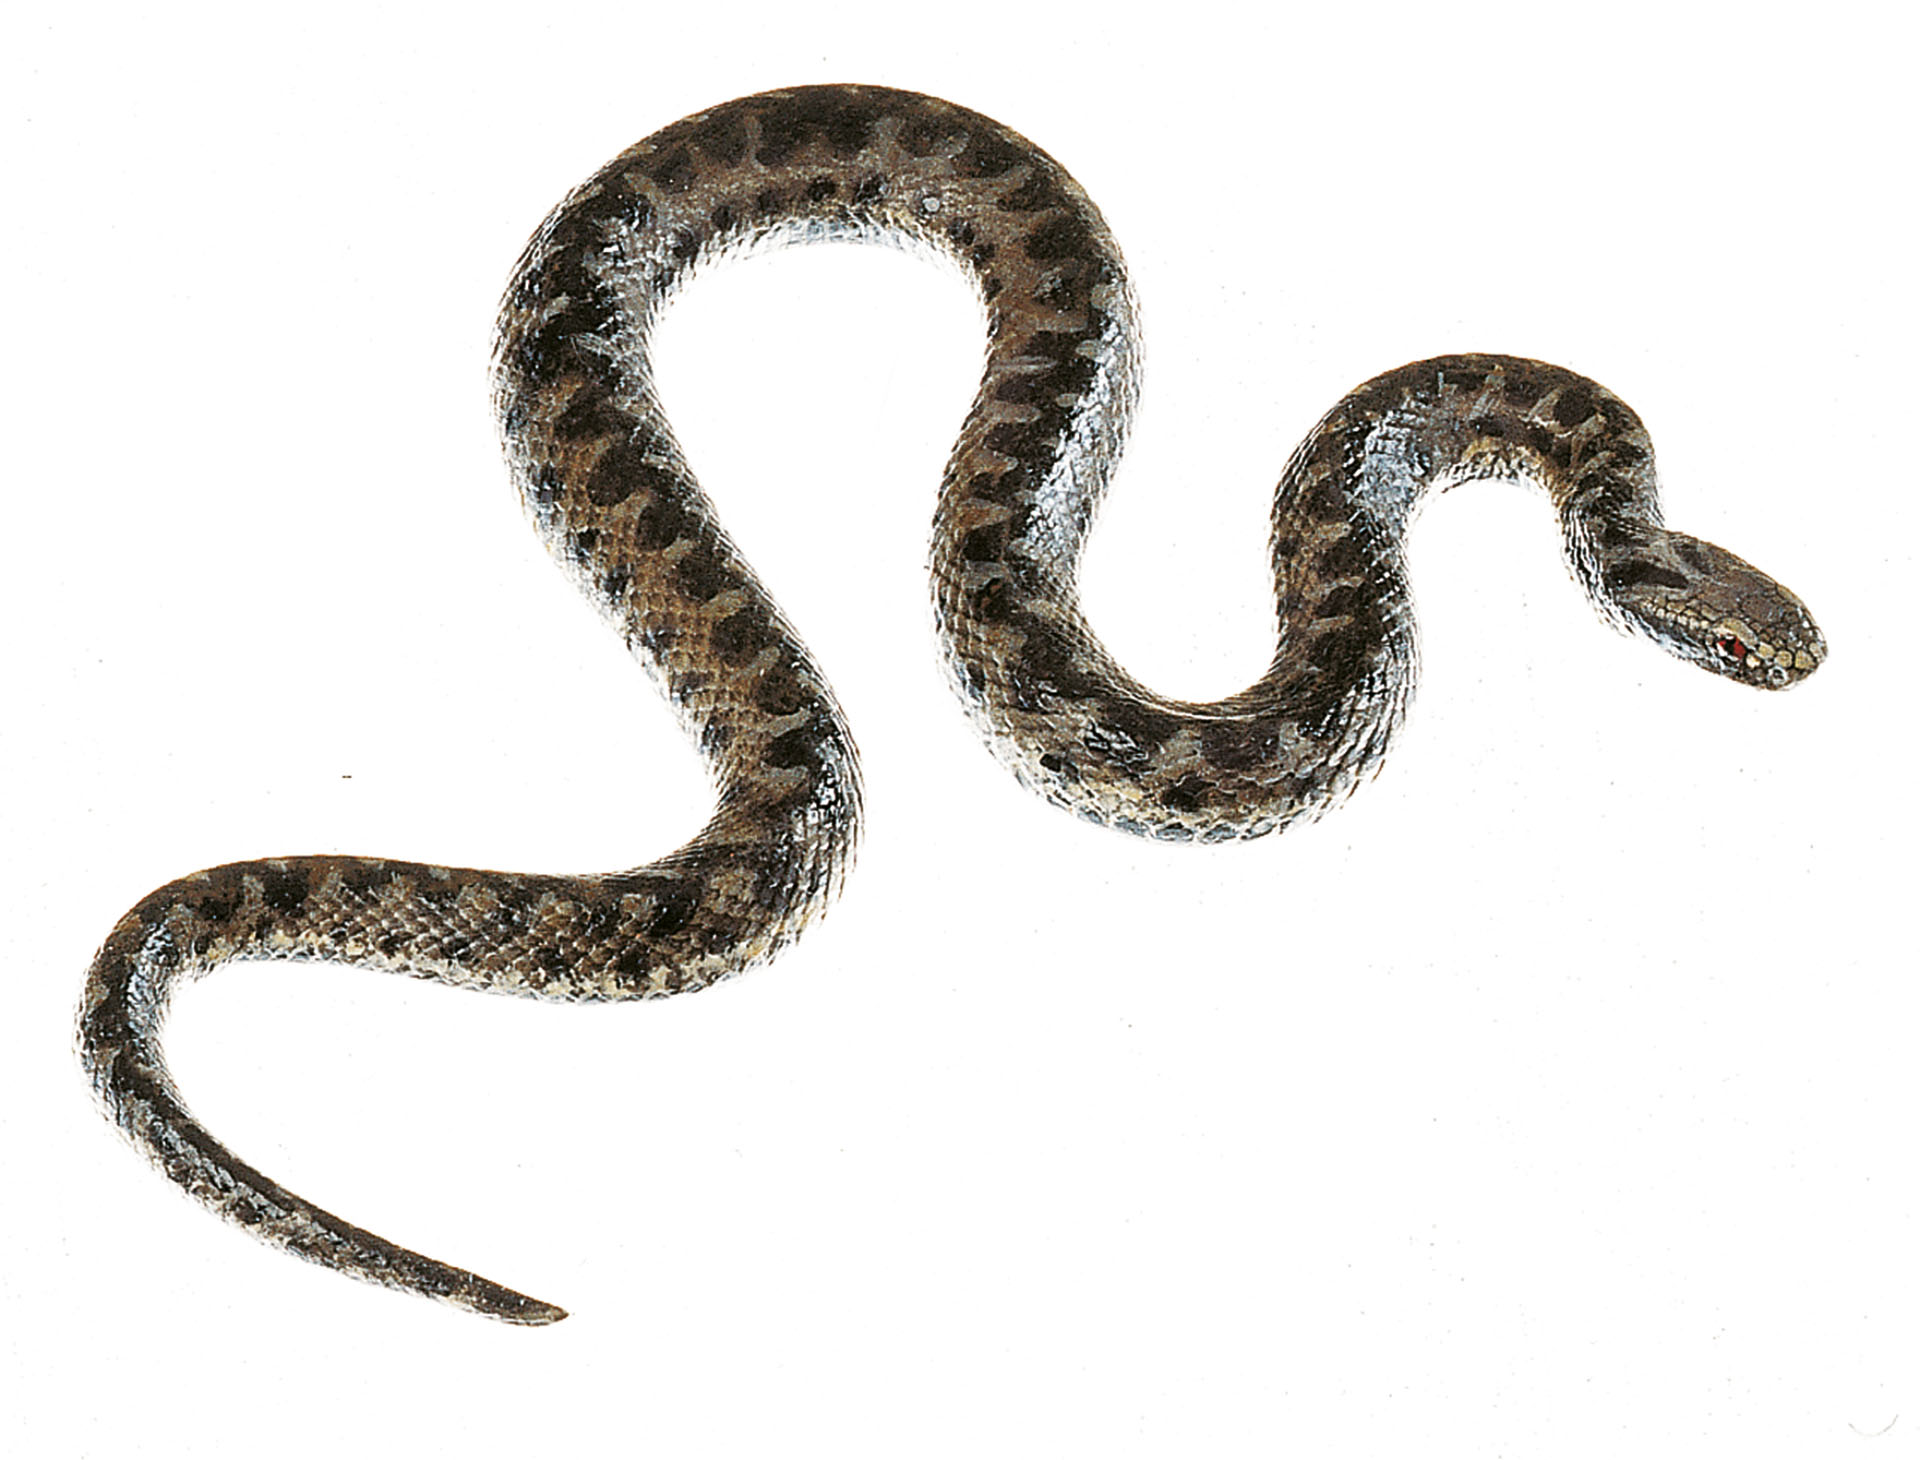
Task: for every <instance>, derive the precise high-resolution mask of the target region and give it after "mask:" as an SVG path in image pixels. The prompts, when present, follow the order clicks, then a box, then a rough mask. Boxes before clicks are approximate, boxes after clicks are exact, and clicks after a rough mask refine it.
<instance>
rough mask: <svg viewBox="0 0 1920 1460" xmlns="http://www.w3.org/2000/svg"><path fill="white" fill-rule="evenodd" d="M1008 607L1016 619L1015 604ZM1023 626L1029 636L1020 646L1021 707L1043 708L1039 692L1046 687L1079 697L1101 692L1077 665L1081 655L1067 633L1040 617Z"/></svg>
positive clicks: (1009, 616)
mask: <svg viewBox="0 0 1920 1460" xmlns="http://www.w3.org/2000/svg"><path fill="white" fill-rule="evenodd" d="M1009 610H1010V611H1009V614H1008V618H1009V620H1015V619H1016V618H1017V615H1016V613H1015V612H1013V611H1012V605H1009ZM1020 627H1021V629H1022V630H1023V632H1024V634H1025V638H1026V642H1025V643H1024V644H1022V645H1021V648H1020V667H1021V668H1022V669H1024V670H1025V671H1026V675H1025V679H1026V684H1025V685H1024V686H1023V691H1024V692H1023V693H1021V694H1020V695H1019V697H1018V698H1019V702H1020V704H1021V707H1022V708H1024V709H1038V708H1040V700H1039V692H1041V691H1044V690H1051V691H1052V692H1053V693H1055V694H1058V695H1062V696H1065V697H1066V698H1068V699H1076V700H1078V699H1085V698H1086V697H1087V696H1089V695H1092V694H1097V693H1098V692H1099V689H1100V686H1099V685H1098V684H1097V683H1096V682H1095V681H1094V680H1093V679H1092V678H1090V677H1089V676H1087V675H1085V674H1082V673H1081V672H1080V671H1079V670H1078V669H1076V668H1074V665H1075V664H1076V663H1077V662H1078V661H1079V660H1080V659H1081V658H1082V656H1081V654H1080V653H1079V652H1078V651H1077V649H1076V648H1075V646H1074V645H1073V644H1072V643H1071V642H1070V641H1069V640H1068V638H1067V636H1066V635H1064V634H1062V633H1061V632H1060V631H1059V630H1058V629H1056V628H1054V627H1053V626H1052V625H1051V624H1047V623H1042V622H1039V621H1037V620H1035V621H1030V622H1026V623H1022V624H1020Z"/></svg>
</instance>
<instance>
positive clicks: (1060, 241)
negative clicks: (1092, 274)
mask: <svg viewBox="0 0 1920 1460" xmlns="http://www.w3.org/2000/svg"><path fill="white" fill-rule="evenodd" d="M1021 246H1022V248H1023V249H1024V250H1025V252H1026V255H1027V257H1028V258H1030V259H1033V260H1034V261H1035V262H1037V263H1047V262H1050V261H1052V260H1055V259H1076V258H1088V257H1090V256H1092V255H1093V254H1094V252H1095V249H1094V243H1093V231H1092V229H1091V228H1089V227H1088V225H1087V220H1086V219H1084V218H1082V217H1080V216H1079V215H1078V214H1077V213H1063V214H1061V215H1060V216H1059V217H1058V218H1049V219H1048V220H1047V221H1046V222H1045V223H1042V224H1041V225H1040V226H1039V227H1038V228H1036V229H1034V230H1033V232H1031V233H1029V234H1028V235H1027V236H1026V239H1025V241H1024V242H1023V243H1022V245H1021Z"/></svg>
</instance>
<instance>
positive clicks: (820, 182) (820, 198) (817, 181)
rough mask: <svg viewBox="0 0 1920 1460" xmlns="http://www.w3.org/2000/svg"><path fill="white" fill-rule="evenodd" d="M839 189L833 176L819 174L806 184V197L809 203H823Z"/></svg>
mask: <svg viewBox="0 0 1920 1460" xmlns="http://www.w3.org/2000/svg"><path fill="white" fill-rule="evenodd" d="M839 191H840V184H839V182H838V181H836V180H835V179H833V178H830V177H826V176H821V177H816V178H814V179H813V180H812V181H811V182H809V183H808V184H807V189H806V198H807V201H808V202H809V203H824V202H825V201H826V200H827V199H828V198H831V197H832V196H834V194H836V193H838V192H839Z"/></svg>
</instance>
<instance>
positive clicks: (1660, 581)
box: [1605, 558, 1693, 592]
mask: <svg viewBox="0 0 1920 1460" xmlns="http://www.w3.org/2000/svg"><path fill="white" fill-rule="evenodd" d="M1605 577H1606V584H1607V587H1609V588H1611V589H1613V590H1614V591H1615V592H1618V591H1619V590H1621V589H1623V588H1637V587H1639V586H1640V585H1641V584H1643V583H1650V584H1652V585H1653V586H1654V587H1655V588H1691V587H1692V586H1693V584H1692V583H1691V582H1690V581H1689V580H1688V579H1686V578H1683V577H1682V576H1681V575H1680V574H1678V573H1676V572H1674V571H1673V570H1672V569H1671V568H1663V567H1661V566H1660V565H1659V564H1658V563H1649V562H1645V561H1643V560H1641V559H1638V558H1636V559H1635V560H1634V561H1632V562H1630V563H1620V564H1618V565H1616V566H1615V567H1611V568H1609V569H1607V571H1606V575H1605Z"/></svg>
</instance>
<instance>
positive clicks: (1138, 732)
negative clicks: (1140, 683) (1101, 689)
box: [1101, 700, 1180, 749]
mask: <svg viewBox="0 0 1920 1460" xmlns="http://www.w3.org/2000/svg"><path fill="white" fill-rule="evenodd" d="M1101 718H1102V720H1104V721H1105V723H1106V724H1108V725H1110V726H1112V727H1113V728H1114V729H1115V730H1118V731H1119V732H1120V733H1121V734H1123V735H1125V736H1126V737H1127V739H1129V740H1131V741H1133V743H1134V744H1136V745H1139V746H1145V747H1151V748H1155V749H1157V748H1158V747H1159V746H1160V745H1161V744H1163V743H1164V742H1165V741H1166V739H1167V737H1168V736H1170V735H1172V734H1173V733H1174V732H1175V731H1176V730H1178V729H1179V728H1180V721H1179V720H1178V719H1177V718H1176V717H1174V716H1172V715H1167V714H1162V713H1161V712H1160V711H1158V710H1154V709H1149V708H1148V707H1147V706H1145V705H1142V704H1135V703H1131V702H1129V701H1125V700H1118V701H1115V702H1114V703H1113V704H1111V705H1109V706H1107V710H1106V713H1105V714H1104V715H1103V716H1102V717H1101Z"/></svg>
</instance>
